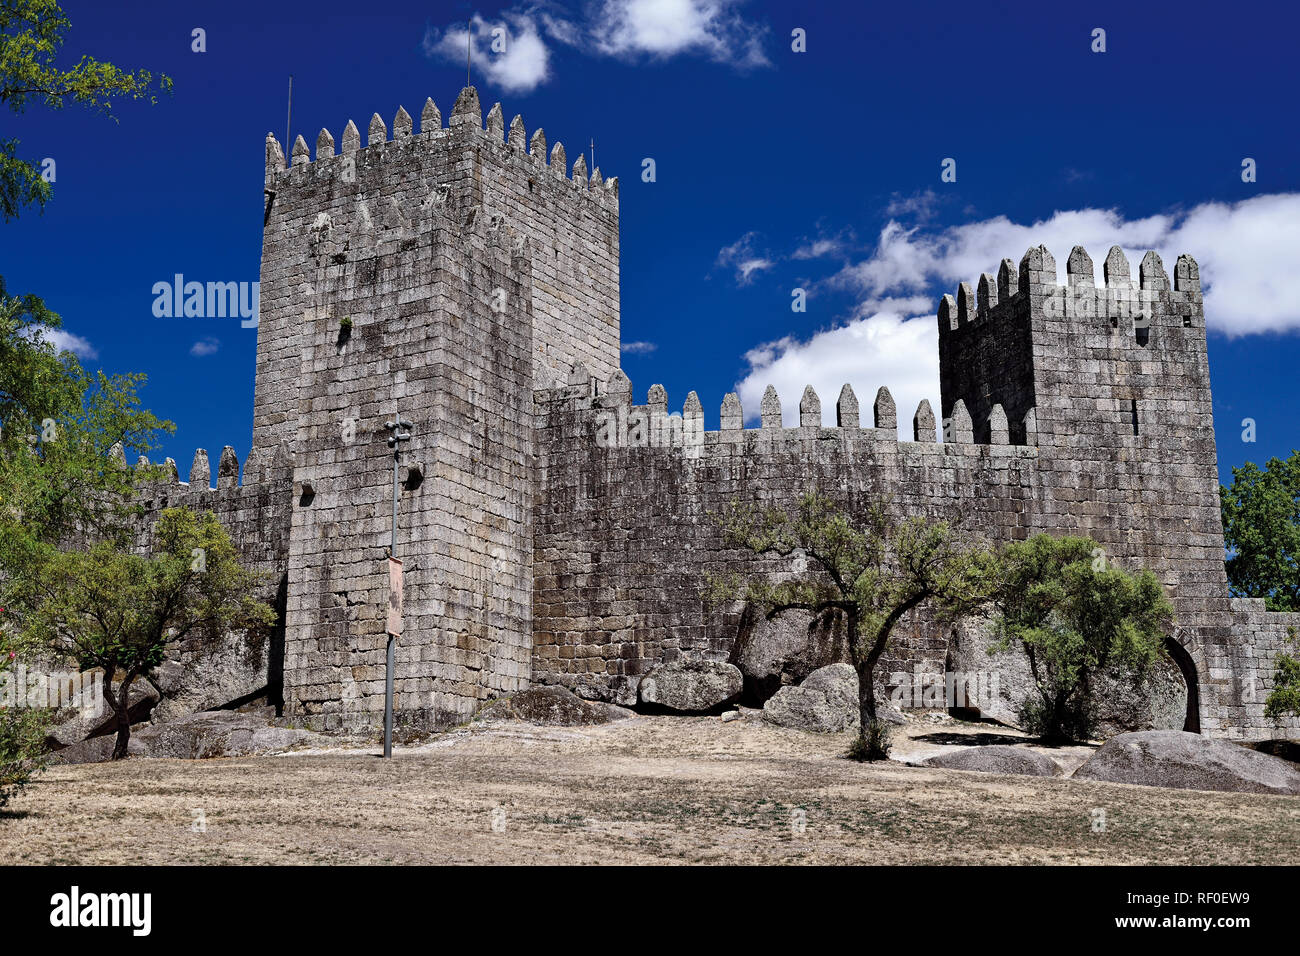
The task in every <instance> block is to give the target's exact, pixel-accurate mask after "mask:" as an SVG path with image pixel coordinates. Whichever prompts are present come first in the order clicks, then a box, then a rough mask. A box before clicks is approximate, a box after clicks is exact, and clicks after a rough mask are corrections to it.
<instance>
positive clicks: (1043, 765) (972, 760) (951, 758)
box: [923, 744, 1061, 777]
mask: <svg viewBox="0 0 1300 956" xmlns="http://www.w3.org/2000/svg"><path fill="white" fill-rule="evenodd" d="M923 766H926V767H942V768H944V769H945V770H975V771H979V772H980V773H1012V774H1018V775H1020V776H1024V777H1054V776H1056V775H1057V774H1059V773H1060V772H1061V768H1060V767H1059V766H1058V765H1057V763H1056V761H1055V760H1053V759H1052V758H1051V757H1049V756H1047V754H1043V753H1039V752H1038V751H1036V750H1029V749H1028V748H1026V747H1013V746H1011V745H1009V744H987V745H985V746H981V747H963V748H961V749H960V750H950V751H948V752H947V753H941V754H939V755H937V756H934V757H931V758H929V759H928V760H926V761H924V763H923Z"/></svg>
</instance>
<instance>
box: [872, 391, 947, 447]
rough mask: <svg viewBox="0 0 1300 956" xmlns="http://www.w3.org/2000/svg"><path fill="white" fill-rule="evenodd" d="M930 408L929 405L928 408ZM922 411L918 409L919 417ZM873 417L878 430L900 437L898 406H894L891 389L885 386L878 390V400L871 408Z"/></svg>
mask: <svg viewBox="0 0 1300 956" xmlns="http://www.w3.org/2000/svg"><path fill="white" fill-rule="evenodd" d="M929 407H930V406H929V405H928V404H927V405H926V408H927V409H928V408H929ZM920 411H921V410H920V409H917V414H918V415H919V414H920ZM871 416H872V422H871V423H872V424H873V425H874V426H875V427H876V428H880V429H883V430H884V431H886V432H889V433H890V434H891V435H893V436H894V437H895V438H896V437H898V406H896V405H895V404H894V396H893V395H891V394H890V392H889V389H888V388H886V387H885V386H884V385H882V386H880V388H878V389H877V390H876V400H875V402H874V403H873V404H872V406H871ZM932 427H933V425H932ZM917 440H918V441H919V440H920V439H917Z"/></svg>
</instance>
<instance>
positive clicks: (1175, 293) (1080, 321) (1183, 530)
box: [939, 246, 1227, 619]
mask: <svg viewBox="0 0 1300 956" xmlns="http://www.w3.org/2000/svg"><path fill="white" fill-rule="evenodd" d="M1065 272H1066V275H1065V277H1064V278H1065V284H1064V285H1058V284H1057V274H1056V262H1055V260H1054V259H1053V258H1052V255H1051V253H1050V252H1048V251H1047V249H1046V248H1044V247H1042V246H1039V247H1037V248H1033V249H1030V250H1029V251H1028V252H1026V253H1025V255H1024V258H1022V259H1021V261H1020V266H1019V268H1017V267H1016V265H1015V263H1014V262H1012V261H1011V260H1010V259H1004V260H1003V261H1002V265H1001V268H1000V270H999V274H998V276H997V277H996V278H995V277H994V276H993V275H991V274H987V273H986V274H985V275H983V276H981V278H980V280H979V283H978V288H977V291H975V292H974V293H972V290H971V287H970V285H969V284H968V283H962V284H961V285H960V286H959V287H958V290H957V298H956V300H954V299H953V297H952V296H944V298H943V301H942V302H941V304H940V308H939V363H940V387H941V392H942V400H943V419H944V422H945V427H946V428H947V429H948V430H949V431H950V432H951V431H952V429H953V427H954V423H953V410H954V407H955V406H956V403H957V402H958V401H959V400H960V401H961V402H962V403H963V404H964V405H965V410H966V411H967V412H968V413H969V419H968V420H969V421H971V422H974V423H978V425H975V426H973V437H974V440H975V441H977V442H988V441H989V440H990V435H991V431H992V428H994V427H999V426H998V425H997V424H994V423H993V422H992V419H993V416H992V415H991V413H992V410H993V406H994V405H1001V406H1002V409H1003V411H1004V412H1005V417H1004V419H1003V420H1002V424H1001V426H1000V427H1003V428H1006V429H1008V431H1009V437H1010V440H1011V441H1012V442H1013V443H1017V444H1030V445H1036V446H1037V447H1038V448H1039V454H1040V456H1042V457H1050V458H1051V459H1052V460H1053V462H1054V463H1055V464H1054V467H1053V468H1052V469H1051V471H1050V472H1048V473H1045V474H1044V475H1043V479H1044V481H1043V492H1044V496H1043V497H1044V500H1042V501H1041V502H1040V503H1039V505H1038V507H1037V509H1036V513H1035V515H1034V518H1033V526H1034V527H1035V528H1036V530H1046V531H1051V532H1055V533H1064V532H1067V531H1070V532H1077V533H1086V534H1090V535H1092V536H1093V537H1094V538H1096V539H1097V540H1098V541H1099V542H1101V543H1102V544H1103V545H1104V546H1105V547H1106V549H1107V551H1108V553H1109V554H1110V556H1111V557H1113V558H1115V559H1117V560H1120V561H1122V562H1124V561H1127V562H1131V563H1135V564H1141V565H1143V566H1145V567H1149V568H1151V569H1152V570H1155V571H1156V572H1157V573H1158V574H1161V575H1162V576H1163V578H1164V583H1165V585H1166V586H1167V587H1168V588H1169V590H1170V593H1171V595H1172V596H1173V598H1174V600H1175V602H1176V603H1177V602H1178V601H1179V598H1180V597H1186V598H1190V599H1193V600H1194V601H1195V603H1196V604H1197V606H1200V603H1201V602H1202V601H1203V599H1204V598H1206V597H1207V596H1209V595H1212V594H1215V595H1223V596H1226V594H1227V580H1226V576H1225V574H1224V567H1223V535H1222V525H1221V519H1220V514H1219V480H1218V469H1217V462H1216V457H1215V445H1214V418H1213V410H1212V407H1211V402H1210V373H1209V364H1208V360H1207V356H1206V341H1205V314H1204V309H1203V306H1202V300H1201V284H1200V275H1199V272H1198V270H1197V265H1196V262H1195V260H1193V259H1192V258H1191V257H1190V256H1185V255H1184V256H1180V257H1179V259H1178V262H1177V264H1176V266H1175V269H1174V281H1173V283H1172V286H1171V283H1170V281H1169V277H1168V275H1167V274H1166V273H1165V269H1164V266H1163V264H1162V263H1161V261H1160V257H1159V256H1158V255H1157V254H1156V253H1154V252H1148V253H1147V254H1146V256H1145V258H1143V260H1142V263H1141V266H1140V268H1139V272H1138V277H1137V279H1136V280H1135V279H1133V278H1132V277H1131V275H1130V270H1129V263H1128V260H1127V259H1126V258H1125V256H1124V253H1123V252H1122V251H1121V250H1120V249H1119V247H1114V248H1112V249H1111V250H1110V252H1109V254H1108V255H1107V256H1106V262H1105V266H1104V276H1103V278H1104V284H1103V285H1101V286H1098V285H1097V284H1096V281H1095V279H1094V274H1093V263H1092V259H1091V258H1089V256H1088V253H1087V252H1086V251H1084V249H1083V248H1081V247H1079V246H1076V247H1075V248H1074V250H1073V251H1072V252H1071V253H1070V257H1069V259H1068V260H1067V262H1066V268H1065ZM946 437H949V438H950V439H955V438H956V436H955V435H952V434H949V435H948V436H946ZM1184 603H1187V602H1184ZM1190 609H1191V608H1190V604H1189V605H1188V606H1187V607H1186V608H1184V609H1181V610H1188V611H1190ZM1180 617H1182V618H1184V619H1185V618H1186V615H1180Z"/></svg>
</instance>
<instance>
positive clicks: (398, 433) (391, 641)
mask: <svg viewBox="0 0 1300 956" xmlns="http://www.w3.org/2000/svg"><path fill="white" fill-rule="evenodd" d="M384 424H385V426H386V427H387V428H389V429H391V430H392V433H393V434H392V437H391V438H389V439H388V444H390V445H392V446H393V527H392V530H391V537H390V538H389V542H388V553H389V555H390V556H391V557H394V558H395V557H397V499H398V497H399V496H400V494H401V489H400V485H399V481H398V472H399V459H400V458H401V454H402V445H401V443H402V442H404V441H408V440H409V439H410V437H411V433H410V432H409V431H407V432H405V433H403V431H402V429H403V428H407V429H410V428H412V427H414V426H412V424H411V423H410V422H408V421H407V420H406V419H404V418H403V417H402V414H401V412H398V413H397V414H396V415H395V416H394V417H393V420H392V421H391V422H385V423H384ZM386 664H387V666H386V668H385V673H384V756H385V757H391V756H392V755H393V673H394V671H396V669H397V635H396V634H389V635H388V656H387V661H386Z"/></svg>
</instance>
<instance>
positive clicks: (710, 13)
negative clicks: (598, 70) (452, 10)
mask: <svg viewBox="0 0 1300 956" xmlns="http://www.w3.org/2000/svg"><path fill="white" fill-rule="evenodd" d="M743 3H744V0H600V2H590V3H588V4H587V5H586V8H585V14H584V15H583V16H580V17H578V18H573V19H570V18H568V17H567V16H565V15H564V14H563V13H562V11H561V9H560V8H559V7H558V6H557V5H555V4H547V5H546V6H545V7H543V6H542V5H539V4H534V3H527V2H525V3H521V4H519V5H517V6H515V7H512V8H511V9H509V10H506V11H503V12H502V13H501V15H500V17H499V18H497V19H487V18H484V17H482V16H479V15H478V14H475V15H474V17H473V18H472V19H471V21H470V24H469V25H466V24H465V23H463V22H462V23H458V24H449V25H448V26H447V27H445V28H444V29H442V30H438V29H435V28H433V27H430V28H428V29H427V30H426V31H425V35H424V52H425V55H426V56H429V57H431V58H436V59H441V60H444V61H446V62H448V63H453V64H457V65H461V64H463V63H464V62H465V53H466V44H467V40H468V41H469V42H470V43H471V44H472V46H471V50H472V60H473V68H474V70H475V72H476V73H477V75H479V76H482V77H484V78H485V79H486V80H487V81H488V83H490V84H492V85H494V86H497V87H500V88H501V89H503V90H506V91H508V92H520V93H526V92H528V91H530V90H533V89H536V88H537V87H538V86H540V85H541V84H542V83H545V82H546V81H547V80H548V79H550V77H551V51H550V49H549V48H548V46H547V40H548V39H549V40H553V41H554V42H556V43H560V44H563V45H565V46H568V47H571V48H573V49H574V50H576V51H578V52H581V53H586V54H588V55H592V56H610V57H618V58H620V59H629V60H636V59H640V58H643V57H644V58H650V59H670V58H672V57H675V56H681V55H697V56H706V57H708V58H709V59H711V60H714V61H716V62H719V63H727V64H730V65H732V66H735V67H738V68H741V69H745V68H749V67H756V66H767V65H769V63H768V59H767V57H766V56H765V55H764V53H763V39H764V37H765V36H766V34H767V29H766V28H765V27H760V26H757V25H755V24H753V23H750V22H747V21H746V20H745V19H744V18H743V17H741V15H740V14H739V12H738V9H739V7H740V6H741V5H742V4H743ZM493 30H504V31H505V35H506V39H505V49H504V50H501V49H499V47H500V43H499V42H498V44H497V46H498V49H494V48H493V36H492V32H493ZM467 34H468V36H467Z"/></svg>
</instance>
